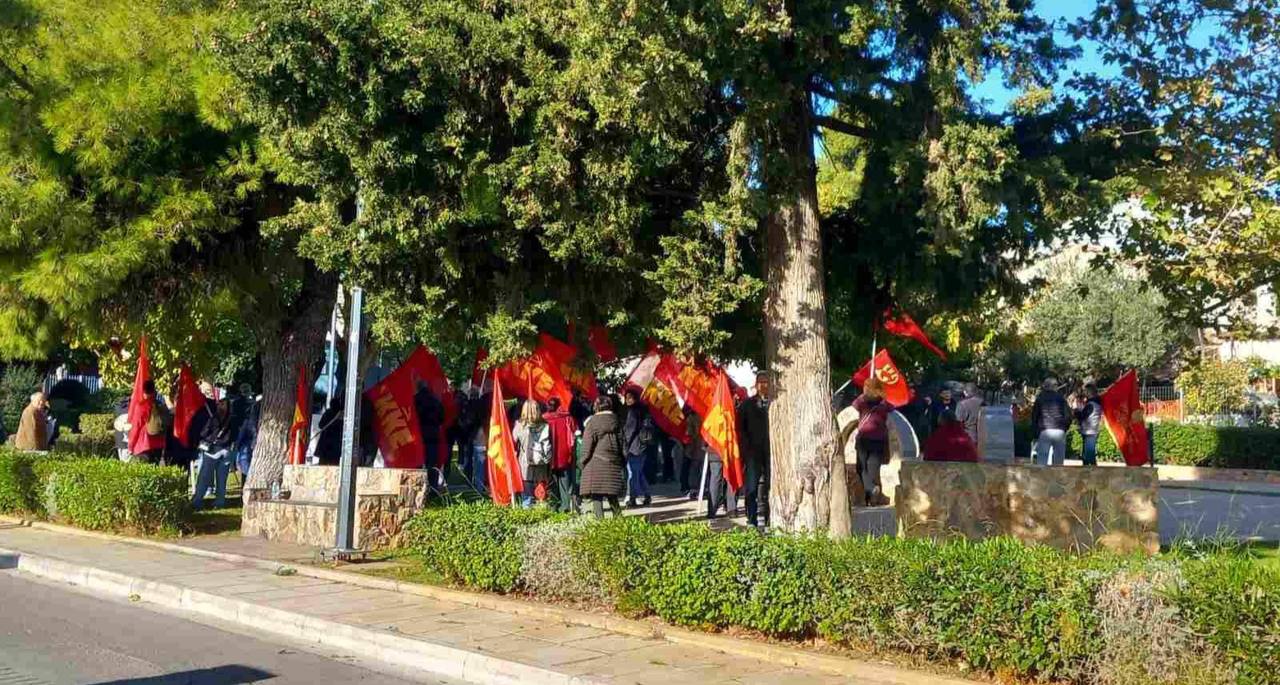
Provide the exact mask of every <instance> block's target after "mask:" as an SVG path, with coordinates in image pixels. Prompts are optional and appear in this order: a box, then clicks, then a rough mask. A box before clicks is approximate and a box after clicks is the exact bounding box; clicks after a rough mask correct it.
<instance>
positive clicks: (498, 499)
mask: <svg viewBox="0 0 1280 685" xmlns="http://www.w3.org/2000/svg"><path fill="white" fill-rule="evenodd" d="M486 468H487V469H488V472H489V496H491V497H492V498H493V503H494V504H497V505H508V504H514V503H515V499H516V497H517V496H518V495H519V493H520V492H521V491H523V490H524V476H523V475H522V474H521V473H520V462H519V461H517V460H516V444H515V441H514V440H513V439H512V438H511V424H510V423H509V422H508V421H507V408H506V406H505V405H504V404H503V403H502V384H501V383H494V384H493V403H492V404H491V405H490V408H489V449H488V463H487V464H486Z"/></svg>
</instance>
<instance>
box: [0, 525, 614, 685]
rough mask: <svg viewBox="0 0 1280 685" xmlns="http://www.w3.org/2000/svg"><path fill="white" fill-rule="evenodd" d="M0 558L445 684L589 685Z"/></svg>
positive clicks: (143, 583)
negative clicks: (435, 677)
mask: <svg viewBox="0 0 1280 685" xmlns="http://www.w3.org/2000/svg"><path fill="white" fill-rule="evenodd" d="M0 556H8V557H10V558H15V559H16V564H13V563H6V564H3V566H6V567H9V568H17V570H18V571H20V572H23V573H28V574H30V575H33V576H39V577H41V578H44V579H47V580H53V581H59V582H63V583H67V584H70V585H75V586H78V587H81V588H84V589H86V590H92V591H94V592H95V593H96V594H99V595H107V596H111V597H117V598H122V599H128V600H131V601H143V602H149V603H152V604H156V605H159V606H163V607H167V608H171V609H182V610H184V611H189V612H192V613H196V614H201V615H203V616H208V617H211V618H216V619H219V620H222V621H226V622H229V623H234V624H236V625H240V626H244V627H247V628H252V629H255V630H258V631H262V632H265V633H271V634H275V635H280V636H284V637H287V638H291V639H295V640H300V641H304V642H310V643H315V644H320V645H324V646H326V647H331V648H334V649H339V650H343V651H346V652H349V653H351V654H357V655H359V656H362V657H366V658H370V659H376V660H378V661H381V662H384V663H389V664H394V665H396V666H401V667H405V668H411V669H416V670H422V671H427V672H429V673H433V674H436V675H440V676H444V677H446V678H453V679H457V680H464V681H467V682H470V683H481V684H483V685H517V684H519V683H536V684H538V685H590V684H593V683H595V682H596V681H593V680H591V679H588V678H583V677H580V676H572V675H568V674H564V673H557V672H555V671H550V670H547V669H545V668H541V667H538V666H532V665H528V664H523V663H520V662H518V661H509V660H506V659H499V658H496V657H492V656H487V655H484V654H479V653H476V652H470V651H467V650H463V649H458V648H456V647H449V646H447V645H440V644H436V643H432V642H426V641H424V640H416V639H411V638H406V637H400V636H398V635H395V634H393V633H388V632H384V631H379V630H371V629H368V628H360V627H356V626H351V625H347V624H345V623H338V622H336V621H330V620H326V619H323V618H316V617H313V616H307V615H305V614H299V613H294V612H291V611H286V610H283V609H275V608H272V607H266V606H262V605H260V604H253V603H250V602H245V601H242V600H237V599H232V598H229V597H223V596H221V595H215V594H211V593H207V592H203V591H200V590H195V589H192V588H184V587H179V586H177V585H170V584H168V583H164V582H160V581H152V580H146V579H142V578H134V577H132V576H127V575H124V574H120V573H115V572H112V571H104V570H101V569H96V568H92V567H89V566H83V565H80V564H74V563H70V562H66V561H62V560H59V559H53V558H50V557H43V556H39V555H32V554H27V553H26V552H19V551H15V550H7V549H0Z"/></svg>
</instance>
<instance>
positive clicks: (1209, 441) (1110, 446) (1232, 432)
mask: <svg viewBox="0 0 1280 685" xmlns="http://www.w3.org/2000/svg"><path fill="white" fill-rule="evenodd" d="M1147 427H1148V429H1149V430H1150V431H1151V437H1152V439H1153V440H1155V448H1156V463H1157V464H1177V465H1180V466H1208V467H1215V468H1230V469H1268V470H1280V430H1277V429H1275V428H1242V427H1237V426H1201V425H1196V424H1189V423H1172V422H1168V421H1162V422H1159V423H1149V424H1147ZM1067 438H1068V440H1067V443H1068V444H1067V451H1068V452H1070V454H1071V456H1072V457H1074V458H1079V456H1080V451H1081V448H1082V446H1083V443H1082V440H1081V437H1080V432H1079V431H1078V430H1077V429H1076V428H1074V427H1073V428H1072V429H1071V431H1070V432H1069V433H1068V435H1067ZM1032 442H1033V437H1032V435H1031V426H1030V425H1028V424H1027V423H1026V422H1021V423H1018V424H1015V426H1014V453H1015V454H1017V455H1018V456H1020V457H1029V456H1030V455H1031V444H1032ZM1098 460H1099V461H1116V462H1118V461H1123V459H1122V458H1121V456H1120V450H1119V449H1117V448H1116V444H1115V441H1114V440H1112V439H1111V434H1110V433H1109V432H1107V431H1106V430H1103V431H1102V433H1101V435H1099V436H1098Z"/></svg>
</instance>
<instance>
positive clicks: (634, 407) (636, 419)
mask: <svg viewBox="0 0 1280 685" xmlns="http://www.w3.org/2000/svg"><path fill="white" fill-rule="evenodd" d="M624 400H625V402H626V405H627V420H626V423H625V424H623V429H622V442H623V445H624V447H625V449H626V452H627V471H628V475H629V480H628V484H629V486H630V489H631V492H630V496H629V501H628V502H627V506H629V507H633V508H634V507H636V506H637V501H636V498H637V497H643V498H644V506H646V507H647V506H649V505H650V504H651V503H652V502H653V497H652V496H651V495H650V493H649V479H648V478H646V477H645V465H646V463H647V462H649V461H652V460H654V459H656V454H655V452H657V446H658V432H657V425H656V424H654V422H653V417H652V416H650V415H649V408H648V407H646V406H645V405H644V402H642V401H641V400H640V391H638V390H636V389H635V388H628V389H627V391H626V394H625V395H624Z"/></svg>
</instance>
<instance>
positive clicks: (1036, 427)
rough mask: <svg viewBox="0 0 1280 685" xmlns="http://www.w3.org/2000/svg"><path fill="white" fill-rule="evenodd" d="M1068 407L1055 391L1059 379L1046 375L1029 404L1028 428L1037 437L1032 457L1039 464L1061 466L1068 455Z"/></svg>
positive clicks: (1065, 400)
mask: <svg viewBox="0 0 1280 685" xmlns="http://www.w3.org/2000/svg"><path fill="white" fill-rule="evenodd" d="M1070 427H1071V408H1070V407H1069V406H1068V405H1067V398H1065V397H1063V396H1062V393H1060V392H1058V381H1057V379H1054V378H1046V379H1045V381H1044V385H1043V386H1042V388H1041V390H1040V394H1039V395H1036V401H1035V404H1033V405H1032V406H1031V431H1032V435H1035V436H1036V445H1035V453H1034V454H1033V455H1032V460H1033V461H1034V462H1035V463H1037V464H1040V465H1042V466H1061V465H1062V464H1063V462H1064V461H1065V460H1066V457H1067V429H1068V428H1070Z"/></svg>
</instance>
